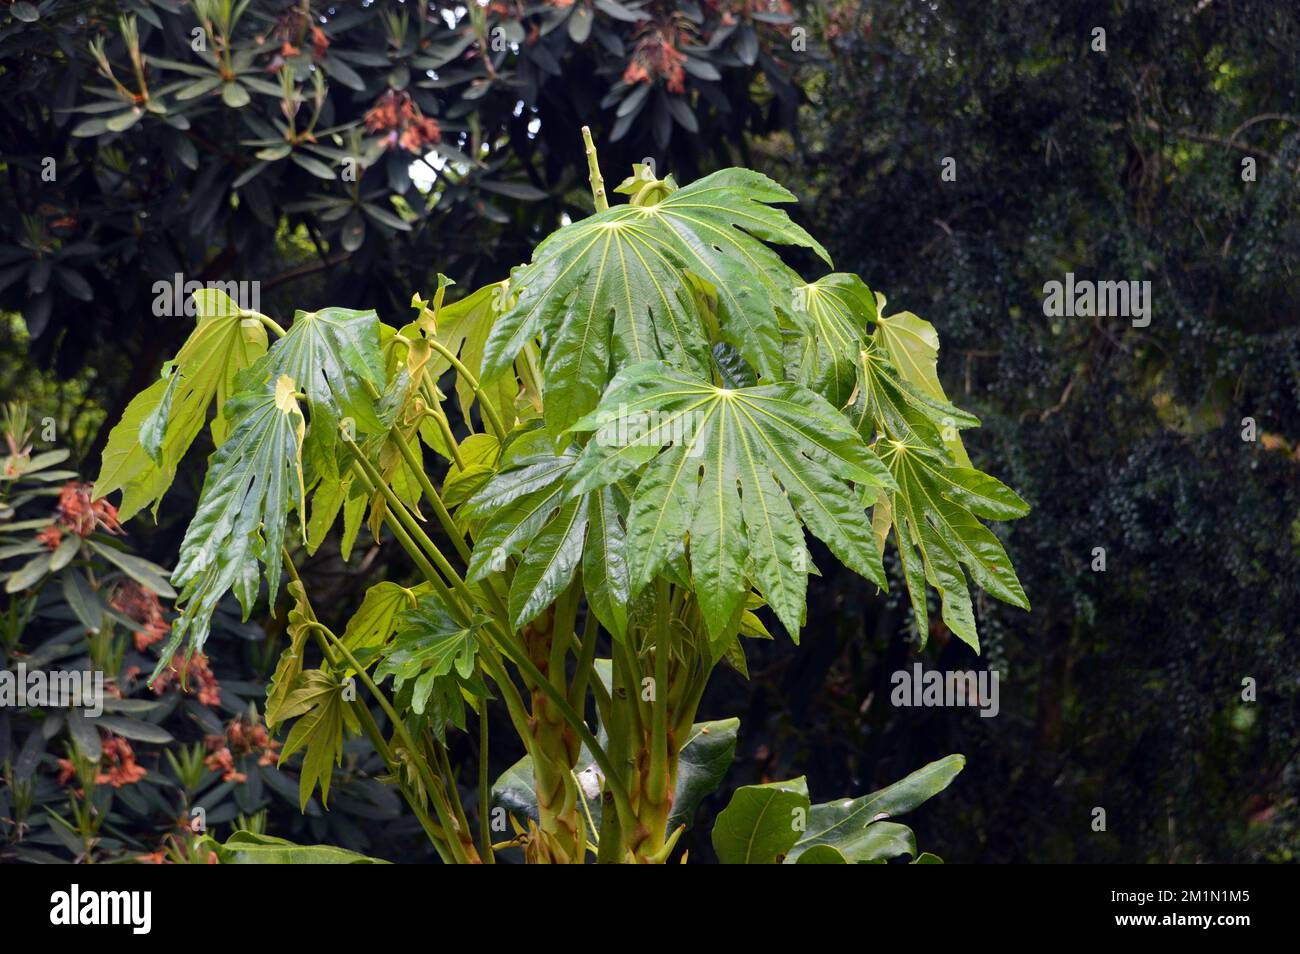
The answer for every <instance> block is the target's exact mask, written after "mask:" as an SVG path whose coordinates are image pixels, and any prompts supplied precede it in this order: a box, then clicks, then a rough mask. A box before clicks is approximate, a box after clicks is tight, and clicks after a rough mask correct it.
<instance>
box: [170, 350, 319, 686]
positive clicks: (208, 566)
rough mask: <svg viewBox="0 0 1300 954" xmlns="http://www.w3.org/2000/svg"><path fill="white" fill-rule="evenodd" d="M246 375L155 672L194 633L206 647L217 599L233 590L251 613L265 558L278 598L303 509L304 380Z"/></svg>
mask: <svg viewBox="0 0 1300 954" xmlns="http://www.w3.org/2000/svg"><path fill="white" fill-rule="evenodd" d="M240 380H241V382H242V383H243V384H245V385H247V386H248V390H244V391H241V392H240V393H238V394H237V395H236V396H235V397H234V398H232V399H231V400H230V402H229V404H228V405H227V408H226V410H227V412H228V413H229V415H230V419H231V428H232V429H231V434H230V438H229V439H228V440H227V441H226V442H225V443H224V444H222V445H221V446H220V447H219V448H217V450H216V452H215V453H213V455H212V458H211V460H210V462H209V465H208V473H207V477H206V479H205V480H204V481H203V491H202V493H201V494H200V495H199V503H198V509H197V511H196V513H195V515H194V519H193V521H191V523H190V526H189V529H188V530H187V531H186V533H185V538H184V540H182V541H181V549H180V558H179V560H178V561H177V564H176V570H175V571H174V572H173V573H172V582H173V583H174V584H175V585H176V586H177V587H179V588H180V597H179V599H178V601H177V602H178V605H179V606H180V607H182V612H181V615H180V617H179V618H178V619H177V620H176V623H175V625H174V626H173V628H172V636H171V639H170V640H169V641H168V642H167V645H166V647H165V649H164V651H163V655H162V658H161V659H160V660H159V662H158V666H157V668H155V670H154V675H155V677H156V676H157V674H158V673H159V672H161V671H162V669H163V667H164V666H166V664H167V662H168V661H169V660H170V659H171V656H172V654H173V653H174V652H175V651H176V648H177V647H178V646H180V645H181V643H182V642H183V641H184V640H186V639H187V638H188V640H189V650H190V651H191V652H193V651H199V650H202V648H203V643H204V641H205V640H206V639H207V636H208V628H209V624H210V621H211V619H212V613H213V611H214V610H215V609H216V606H217V601H218V600H220V599H221V597H222V595H223V594H225V593H226V592H227V591H228V590H234V592H235V595H236V596H237V597H238V598H239V602H240V605H241V606H242V607H243V609H244V615H245V617H247V615H248V613H249V612H250V611H251V610H252V607H253V602H254V600H255V599H256V598H257V590H258V566H259V564H260V565H261V566H262V567H264V568H265V573H266V581H267V585H268V586H269V587H270V594H271V596H270V598H271V601H272V602H274V601H275V594H276V591H277V589H278V588H279V585H280V568H281V550H282V547H283V545H284V539H285V528H286V525H287V523H288V520H289V513H290V511H291V510H294V509H296V510H297V511H298V512H299V514H300V515H301V514H302V510H303V474H302V445H303V429H304V423H303V416H302V412H301V411H300V410H299V407H298V401H297V399H296V397H295V392H296V391H297V385H295V384H294V382H293V380H292V379H290V378H289V377H288V376H281V377H280V378H278V379H276V380H275V381H268V382H266V383H258V382H259V381H260V378H259V377H258V375H257V369H256V368H250V369H249V370H247V371H245V372H244V376H242V377H241V379H240ZM304 533H305V529H304Z"/></svg>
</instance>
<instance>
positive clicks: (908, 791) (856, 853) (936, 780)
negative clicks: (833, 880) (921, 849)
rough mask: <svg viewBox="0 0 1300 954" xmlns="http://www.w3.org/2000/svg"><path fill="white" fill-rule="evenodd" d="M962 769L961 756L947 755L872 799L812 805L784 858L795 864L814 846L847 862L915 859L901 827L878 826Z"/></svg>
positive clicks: (912, 844) (932, 792)
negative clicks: (904, 856) (805, 823)
mask: <svg viewBox="0 0 1300 954" xmlns="http://www.w3.org/2000/svg"><path fill="white" fill-rule="evenodd" d="M965 765H966V759H965V757H964V756H961V755H949V756H946V757H945V758H942V759H939V760H937V761H934V762H931V763H930V764H929V765H926V766H925V767H924V768H921V769H918V770H917V771H915V772H913V773H912V774H911V775H908V776H907V777H906V778H903V779H900V780H899V781H897V782H895V783H894V784H892V785H889V786H887V787H885V788H882V789H880V791H877V792H872V793H871V794H870V795H863V796H862V797H861V798H853V799H849V798H845V799H840V800H839V801H834V802H827V803H825V804H823V805H814V806H812V810H811V812H810V813H809V815H808V828H807V831H806V832H804V833H803V835H802V837H800V838H799V839H798V844H796V845H795V846H794V848H793V849H792V850H791V851H790V855H789V859H788V860H790V861H798V860H799V857H800V855H801V854H803V852H805V851H808V850H809V849H811V848H813V847H815V846H818V845H829V846H831V847H833V848H835V849H836V850H838V851H839V852H840V853H841V854H843V855H844V857H845V858H847V859H848V860H849V861H874V860H878V859H880V858H883V857H895V856H896V855H898V854H911V855H915V854H916V842H915V839H913V838H912V836H911V832H910V831H908V830H907V829H906V828H904V827H903V826H902V825H893V826H891V827H885V828H883V830H882V826H883V825H885V824H886V820H887V819H891V818H895V817H897V816H899V815H902V814H904V813H906V812H910V811H912V810H913V809H915V808H916V807H918V806H919V805H921V804H923V803H924V802H926V801H928V800H929V799H931V798H933V797H934V796H935V795H938V794H939V793H940V792H942V791H943V790H944V789H945V788H947V787H948V785H949V784H950V783H951V782H952V780H953V779H954V778H956V776H957V773H958V772H960V771H961V770H962V768H964V767H965ZM898 829H902V831H899V830H898ZM904 833H906V834H904ZM903 848H907V850H906V851H904V850H902V849H903ZM889 852H894V854H888V853H889Z"/></svg>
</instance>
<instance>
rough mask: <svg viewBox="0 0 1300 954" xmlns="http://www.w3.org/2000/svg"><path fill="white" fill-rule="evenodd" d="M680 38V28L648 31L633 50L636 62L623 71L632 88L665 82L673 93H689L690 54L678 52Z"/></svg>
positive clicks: (661, 28) (663, 27)
mask: <svg viewBox="0 0 1300 954" xmlns="http://www.w3.org/2000/svg"><path fill="white" fill-rule="evenodd" d="M679 36H680V34H679V33H678V30H677V28H676V27H674V26H671V25H668V24H655V25H654V26H650V27H648V28H646V29H645V31H644V32H643V33H642V35H641V38H640V39H639V40H637V41H636V47H635V48H634V49H633V50H632V59H631V60H629V61H628V64H627V69H625V70H624V71H623V82H624V83H627V84H628V85H629V86H635V85H636V84H637V83H651V82H654V81H655V80H657V79H662V80H663V81H664V85H665V86H666V87H667V89H668V92H670V93H683V92H685V91H686V70H685V68H684V67H683V64H684V63H685V62H686V54H685V53H683V52H682V51H681V50H679V49H677V43H678V39H679Z"/></svg>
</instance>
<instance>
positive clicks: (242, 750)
mask: <svg viewBox="0 0 1300 954" xmlns="http://www.w3.org/2000/svg"><path fill="white" fill-rule="evenodd" d="M204 742H206V743H207V746H208V751H209V752H210V753H212V754H211V755H209V756H208V757H207V759H206V760H205V761H204V763H203V764H204V765H206V766H207V767H208V768H210V769H212V770H213V771H214V772H220V773H221V780H222V781H223V782H243V781H246V780H247V778H248V777H247V776H246V775H245V774H244V773H243V772H240V771H238V770H237V769H236V768H235V758H236V757H240V756H245V755H256V756H257V764H258V765H271V764H272V763H273V762H275V759H276V754H277V752H276V750H278V749H279V748H280V743H279V742H276V741H275V740H274V739H272V738H271V733H270V732H268V731H267V729H266V726H265V725H264V724H263V723H261V722H258V723H256V724H254V723H253V721H252V720H251V719H246V718H237V719H232V720H231V721H230V723H229V724H227V726H226V731H225V734H224V735H210V736H208V737H207V738H205V739H204Z"/></svg>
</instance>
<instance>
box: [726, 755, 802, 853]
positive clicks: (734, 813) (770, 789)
mask: <svg viewBox="0 0 1300 954" xmlns="http://www.w3.org/2000/svg"><path fill="white" fill-rule="evenodd" d="M809 804H810V803H809V800H808V782H807V780H806V779H805V778H804V777H803V776H800V777H799V778H796V779H791V780H790V781H788V782H769V783H767V784H766V785H742V786H741V787H740V788H738V789H736V791H735V793H734V794H733V795H732V796H731V801H730V802H729V803H728V804H727V807H726V808H724V809H723V810H722V811H721V812H720V813H719V814H718V818H717V821H715V822H714V824H713V850H714V851H716V852H717V853H718V860H719V861H720V862H722V863H723V864H724V865H770V864H773V863H775V862H777V861H780V860H781V858H783V857H784V856H785V854H786V852H788V851H790V849H791V848H793V847H794V845H795V842H797V841H798V840H799V831H800V828H801V825H800V824H798V823H799V822H802V821H803V820H804V819H806V818H807V815H808V808H809Z"/></svg>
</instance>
